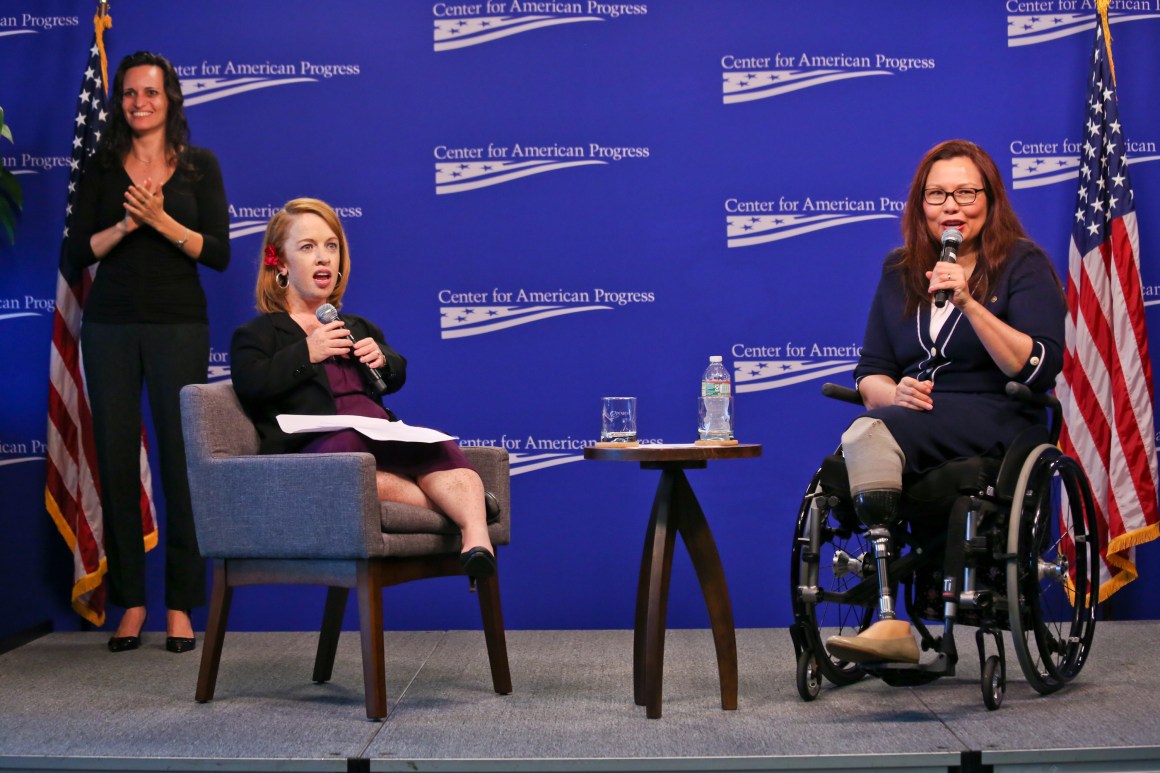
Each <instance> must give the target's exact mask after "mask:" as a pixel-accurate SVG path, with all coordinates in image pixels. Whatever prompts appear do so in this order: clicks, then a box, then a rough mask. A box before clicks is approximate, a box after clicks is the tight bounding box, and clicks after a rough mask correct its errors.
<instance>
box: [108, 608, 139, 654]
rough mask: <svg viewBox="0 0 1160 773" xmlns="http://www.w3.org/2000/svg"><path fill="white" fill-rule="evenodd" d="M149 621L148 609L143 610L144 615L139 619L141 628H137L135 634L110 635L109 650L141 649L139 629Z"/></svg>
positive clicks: (126, 650) (127, 650)
mask: <svg viewBox="0 0 1160 773" xmlns="http://www.w3.org/2000/svg"><path fill="white" fill-rule="evenodd" d="M148 622H149V611H148V610H146V611H145V617H144V619H143V620H141V628H140V629H138V631H137V635H136V636H110V637H109V645H108V646H109V652H129V651H130V650H136V649H141V631H144V630H145V624H146V623H148Z"/></svg>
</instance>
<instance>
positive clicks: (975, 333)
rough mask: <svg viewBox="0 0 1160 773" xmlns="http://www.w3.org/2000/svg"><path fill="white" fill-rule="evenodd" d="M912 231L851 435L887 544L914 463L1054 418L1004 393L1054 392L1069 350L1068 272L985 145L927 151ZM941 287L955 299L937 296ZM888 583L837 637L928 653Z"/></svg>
mask: <svg viewBox="0 0 1160 773" xmlns="http://www.w3.org/2000/svg"><path fill="white" fill-rule="evenodd" d="M952 229H953V230H954V231H957V232H958V234H959V236H958V239H957V240H958V241H960V242H961V245H960V246H959V247H958V250H957V252H958V254H957V260H954V256H953V255H951V256H947V255H946V250H944V249H943V245H945V244H947V243H948V241H949V242H951V243H952V246H953V243H954V242H955V241H956V239H955V234H954V233H951V234H949V235H948V236H944V235H945V234H948V232H950V231H952ZM902 232H903V239H904V244H903V246H902V247H900V248H898V249H896V250H894V251H893V252H891V253H890V254H889V255H887V256H886V260H885V263H884V265H883V269H882V275H881V279H880V282H879V284H878V289H877V292H876V294H875V296H874V300H873V303H872V306H871V309H870V315H869V318H868V320H867V323H866V334H865V337H864V339H863V349H862V354H861V357H860V359H859V361H858V365H857V367H856V369H855V371H854V377H855V381H856V385H857V390H858V393H859V396H860V397H861V399H862V403H863V404H864V405H865V407H866V409H867V411H866V412H865V413H864V414H862V415H861V416H860V417H858V418H857V419H855V420H854V422H853V423H852V424H851V425H850V427H849V428H848V429H847V430H846V431H845V432H844V433H843V435H842V454H843V456H844V458H845V464H846V469H847V471H848V475H849V482H850V493H851V495H852V498H853V500H852V503H853V509H854V512H855V513H856V514H857V517H858V519H859V520H861V521H862V522H863V523H864V524H865V525H866V526H867V527H868V528H869V534H870V537H871V540H873V541H874V545H875V552H876V557H877V556H885V555H888V554H889V550H890V543H889V540H890V531H889V530H890V527H891V526H892V525H894V524H895V522H896V519H897V518H898V517H899V513H898V511H899V502H900V499H901V492H902V481H903V475H904V474H908V475H909V474H918V473H923V472H925V471H928V470H932V469H934V468H936V467H939V466H940V465H942V464H944V463H946V462H948V461H950V460H954V459H959V458H964V457H975V456H988V455H998V454H1001V453H1002V452H1003V451H1004V450H1006V448H1008V447H1009V445H1010V444H1011V442H1012V441H1013V440H1014V439H1015V437H1016V436H1017V435H1018V434H1019V433H1020V432H1021V431H1022V430H1024V429H1025V428H1027V427H1028V426H1030V425H1033V424H1036V423H1043V421H1044V412H1043V409H1042V408H1039V407H1034V406H1031V405H1028V404H1026V403H1020V402H1018V401H1016V400H1012V399H1011V398H1009V397H1008V396H1007V395H1006V394H1005V391H1004V390H1005V386H1006V384H1007V382H1009V381H1015V382H1019V383H1022V384H1024V385H1026V386H1027V387H1029V388H1030V389H1031V390H1032V391H1033V392H1046V391H1047V390H1049V389H1051V388H1052V386H1053V385H1054V383H1055V377H1056V375H1057V374H1058V373H1059V371H1060V369H1061V367H1062V363H1063V341H1064V317H1065V314H1066V301H1065V298H1064V295H1063V291H1062V288H1061V286H1060V282H1059V279H1058V277H1057V276H1056V273H1055V270H1054V269H1053V267H1052V265H1051V261H1050V260H1049V259H1048V257H1047V256H1046V255H1045V254H1044V252H1043V250H1041V249H1040V248H1039V247H1038V246H1036V245H1035V244H1034V243H1032V242H1031V241H1030V240H1028V238H1027V235H1026V232H1025V231H1024V230H1023V227H1022V225H1021V224H1020V222H1019V219H1018V217H1016V215H1015V213H1014V211H1013V210H1012V208H1011V204H1010V202H1009V201H1008V198H1007V193H1006V191H1005V190H1004V188H1003V180H1002V176H1001V175H1000V173H999V170H998V168H997V167H996V165H995V162H994V161H993V160H992V159H991V157H990V156H989V155H987V153H986V152H984V151H983V150H982V149H981V148H980V147H979V146H977V145H975V144H974V143H971V142H967V141H964V140H951V141H948V142H943V143H941V144H939V145H937V146H936V147H934V148H932V149H931V150H930V151H928V152H927V154H926V155H925V157H924V158H923V159H922V162H921V163H920V164H919V166H918V170H917V171H916V172H915V175H914V179H913V181H912V183H911V186H910V192H909V195H908V197H907V202H906V208H905V211H904V213H903V215H902ZM940 251H941V252H942V253H943V255H942V257H943V258H944V259H943V260H940ZM947 257H950V258H951V259H950V260H947V259H946V258H947ZM952 261H953V262H952ZM940 291H941V293H940ZM940 294H943V297H944V298H947V299H949V301H950V302H949V303H944V304H939V303H938V302H937V301H938V300H939V297H938V296H939V295H940ZM883 561H884V558H883ZM879 565H880V566H885V564H884V563H881V562H880V564H879ZM878 585H879V596H878V613H879V619H878V622H876V623H874V624H873V625H870V626H869V627H867V628H866V629H865V630H863V631H862V632H861V633H860V634H858V635H856V636H832V637H830V638H829V639H828V640H827V642H826V648H827V650H828V651H829V654H830V656H831V657H833V658H836V659H841V660H845V661H849V662H851V663H867V662H895V663H917V662H918V660H919V651H918V646H917V644H916V643H915V639H914V637H913V635H912V633H911V629H910V624H909V623H908V622H906V621H904V620H899V619H897V618H896V615H895V608H894V601H893V598H892V596H891V588H890V583H889V581H888V579H887V577H886V576H885V572H883V573H881V574H880V575H879V580H878Z"/></svg>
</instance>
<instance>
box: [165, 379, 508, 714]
mask: <svg viewBox="0 0 1160 773" xmlns="http://www.w3.org/2000/svg"><path fill="white" fill-rule="evenodd" d="M181 413H182V422H183V425H184V431H185V449H186V458H187V464H188V469H189V486H190V492H191V495H192V498H193V511H194V519H195V522H196V524H197V539H198V543H199V545H200V547H201V552H202V554H203V555H204V556H205V557H206V558H209V559H212V561H213V589H212V595H211V598H210V610H209V620H208V623H207V625H206V632H205V642H204V646H203V649H202V658H201V671H200V673H199V674H198V680H197V692H196V696H195V697H196V699H197V701H198V702H199V703H204V702H206V701H209V700H211V699H212V698H213V694H214V687H215V685H216V682H217V673H218V665H219V662H220V660H221V652H222V643H223V640H224V639H225V632H226V623H227V620H228V617H229V611H230V601H231V598H232V595H233V589H234V588H235V587H237V586H239V585H255V584H264V583H297V584H316V585H326V586H329V588H330V590H329V592H328V594H327V597H326V608H325V610H324V611H323V617H322V631H321V635H320V636H319V641H318V652H317V655H316V657H315V663H314V681H316V682H325V681H328V680H329V679H330V676H331V672H332V670H333V666H334V658H335V653H336V650H337V647H338V636H339V633H340V631H341V625H342V617H343V611H344V609H345V608H346V602H347V597H348V595H349V593H350V589H351V588H357V590H358V606H359V625H360V629H361V638H362V660H363V681H364V686H365V690H366V707H367V717H369V718H371V719H383V718H385V717H386V716H387V688H386V669H385V665H384V657H383V608H382V589H383V588H384V587H386V586H389V585H397V584H399V583H402V582H407V581H409V580H416V579H420V578H424V577H442V576H446V575H455V574H460V573H461V569H460V566H459V561H458V554H459V551H460V539H459V530H458V529H457V528H456V527H455V525H454V524H453V523H451V521H450V520H449V519H448V518H446V517H445V516H443V515H441V514H439V513H436V512H434V511H431V510H427V509H425V508H421V507H413V506H411V505H404V504H398V503H393V502H379V501H378V499H377V497H376V493H375V464H374V457H372V456H371V455H369V454H283V455H266V456H262V455H259V454H258V435H257V431H256V430H255V429H254V425H253V424H252V423H251V422H250V420H249V418H248V417H247V416H246V414H245V412H244V411H243V410H242V407H241V405H240V404H239V403H238V399H237V397H236V395H235V394H234V390H233V385H232V384H231V383H230V382H228V381H224V382H217V383H214V384H192V385H190V386H187V387H185V388H184V389H182V390H181ZM464 452H465V453H466V454H467V456H468V458H470V459H471V463H472V464H473V465H475V468H476V469H477V470H478V471H479V474H480V476H481V477H482V478H483V483H484V486H485V488H486V489H487V490H488V491H491V492H492V493H493V494H495V496H496V498H497V499H498V500H499V503H500V511H501V512H500V519H499V522H498V523H497V524H493V525H491V526H489V531H490V532H491V539H492V542H493V543H494V544H495V545H496V546H499V545H506V544H508V541H509V533H510V532H509V528H510V527H509V515H510V499H511V497H510V473H509V470H508V457H507V453H506V452H505V451H503V450H501V449H497V448H465V449H464ZM497 558H498V556H497ZM478 594H479V607H480V611H481V612H482V615H483V630H484V636H485V639H486V642H487V654H488V659H489V661H490V664H491V678H492V684H493V686H494V688H495V691H496V692H498V693H503V694H507V693H510V692H511V689H512V688H511V674H510V671H509V670H508V658H507V644H506V640H505V636H504V627H503V614H502V611H501V609H500V600H499V578H498V576H495V577H488V578H483V579H480V580H479V581H478Z"/></svg>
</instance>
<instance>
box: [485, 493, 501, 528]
mask: <svg viewBox="0 0 1160 773" xmlns="http://www.w3.org/2000/svg"><path fill="white" fill-rule="evenodd" d="M483 507H484V509H485V510H487V522H488V524H493V523H499V500H498V499H496V496H495V494H493V493H491V492H490V491H485V492H483Z"/></svg>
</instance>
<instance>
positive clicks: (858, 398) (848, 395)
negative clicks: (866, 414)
mask: <svg viewBox="0 0 1160 773" xmlns="http://www.w3.org/2000/svg"><path fill="white" fill-rule="evenodd" d="M822 394H823V395H825V396H826V397H831V398H833V399H835V400H841V401H842V402H846V403H852V404H854V405H857V406H859V407H863V406H864V403H863V402H862V395H860V394H858V390H857V389H851V388H850V387H846V386H841V385H840V384H831V383H829V382H827V383H825V384H822Z"/></svg>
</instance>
